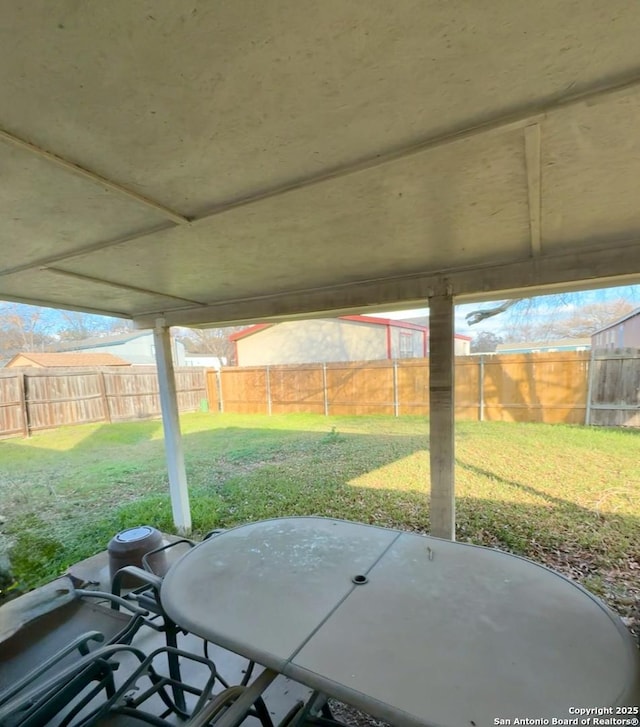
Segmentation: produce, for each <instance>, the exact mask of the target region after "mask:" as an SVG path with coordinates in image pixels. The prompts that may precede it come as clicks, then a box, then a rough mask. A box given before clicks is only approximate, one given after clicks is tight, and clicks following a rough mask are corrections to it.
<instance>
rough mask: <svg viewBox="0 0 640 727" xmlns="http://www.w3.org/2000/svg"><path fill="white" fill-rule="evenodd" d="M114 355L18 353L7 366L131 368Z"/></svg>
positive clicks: (10, 367) (9, 367) (11, 367)
mask: <svg viewBox="0 0 640 727" xmlns="http://www.w3.org/2000/svg"><path fill="white" fill-rule="evenodd" d="M130 365H131V364H130V363H129V362H128V361H124V360H123V359H121V358H118V356H114V355H113V354H112V353H30V352H28V353H17V354H16V355H15V356H14V357H13V358H12V359H11V360H10V361H9V362H8V363H7V364H6V366H5V368H8V369H15V368H18V367H22V366H31V367H35V368H39V369H50V368H58V367H65V368H68V367H73V368H77V367H78V366H130Z"/></svg>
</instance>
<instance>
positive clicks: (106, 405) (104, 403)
mask: <svg viewBox="0 0 640 727" xmlns="http://www.w3.org/2000/svg"><path fill="white" fill-rule="evenodd" d="M98 387H99V388H100V396H101V397H102V408H103V409H104V419H105V421H106V422H108V423H109V424H111V409H110V408H109V399H108V398H107V385H106V383H105V380H104V371H98Z"/></svg>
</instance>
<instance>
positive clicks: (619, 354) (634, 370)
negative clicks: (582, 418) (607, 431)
mask: <svg viewBox="0 0 640 727" xmlns="http://www.w3.org/2000/svg"><path fill="white" fill-rule="evenodd" d="M588 400H589V406H588V408H587V416H586V423H587V424H600V425H604V426H618V427H619V426H625V427H640V350H638V349H636V348H619V349H615V350H612V351H606V350H597V351H595V352H594V353H593V354H592V358H591V375H590V377H589V396H588Z"/></svg>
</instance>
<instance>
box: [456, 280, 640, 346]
mask: <svg viewBox="0 0 640 727" xmlns="http://www.w3.org/2000/svg"><path fill="white" fill-rule="evenodd" d="M639 300H640V286H627V287H626V288H622V289H620V288H615V289H610V290H602V291H597V292H593V291H589V292H586V293H564V294H556V295H547V296H538V297H535V298H517V299H512V300H508V301H499V302H498V303H492V304H490V305H489V306H487V307H485V308H479V309H477V310H474V311H471V313H469V314H467V316H466V319H467V321H468V322H469V324H470V325H475V324H477V323H479V322H480V321H485V320H487V319H489V318H492V317H494V316H499V318H497V319H496V324H497V326H496V330H497V328H498V326H499V333H500V335H502V336H503V338H504V339H505V340H507V339H508V340H511V341H549V340H553V339H557V338H586V337H589V336H590V335H591V334H592V333H594V332H595V331H597V330H598V329H599V328H602V327H603V326H606V325H608V324H609V323H612V322H613V321H615V320H616V319H618V318H620V317H622V316H623V315H626V314H627V313H629V312H630V311H631V310H633V308H634V307H635V305H637V304H638V302H639Z"/></svg>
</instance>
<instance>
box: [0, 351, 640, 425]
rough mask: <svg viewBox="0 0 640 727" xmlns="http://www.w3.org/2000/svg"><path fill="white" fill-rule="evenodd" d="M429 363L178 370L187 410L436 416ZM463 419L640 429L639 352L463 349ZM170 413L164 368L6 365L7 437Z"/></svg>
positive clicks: (459, 378)
mask: <svg viewBox="0 0 640 727" xmlns="http://www.w3.org/2000/svg"><path fill="white" fill-rule="evenodd" d="M428 364H429V360H428V359H405V360H398V361H365V362H349V363H330V364H307V365H286V366H284V365H283V366H250V367H243V368H236V367H229V368H223V369H222V370H221V371H220V372H216V371H213V370H207V371H206V372H205V370H204V369H197V368H192V367H188V368H178V369H176V388H177V392H178V406H179V409H180V411H183V412H186V411H195V410H197V409H198V408H200V407H201V405H202V402H203V399H204V400H208V404H209V407H210V409H211V410H213V411H218V410H220V411H227V412H238V413H244V414H286V413H290V412H309V413H316V414H325V415H328V414H347V415H358V414H388V415H395V416H400V415H406V414H416V415H428V414H429V365H428ZM455 366H456V372H455V373H456V377H455V403H456V418H458V419H475V420H480V421H482V420H487V421H489V420H503V421H516V422H547V423H560V422H564V423H570V424H584V423H587V424H604V425H614V426H620V425H624V426H640V351H638V350H636V349H633V350H631V349H622V350H616V351H602V352H596V353H595V354H592V355H591V356H590V355H589V353H586V352H558V353H538V354H504V355H500V356H498V355H486V356H458V357H456V362H455ZM159 415H160V397H159V392H158V379H157V374H156V369H155V367H142V366H140V367H132V368H128V369H121V368H109V367H103V368H95V369H86V368H83V369H35V368H34V369H5V370H4V371H0V437H11V436H28V435H29V433H30V432H33V431H39V430H44V429H52V428H55V427H57V426H61V425H65V424H81V423H88V422H101V421H103V422H112V421H113V422H116V421H127V420H132V419H146V418H150V417H156V416H159Z"/></svg>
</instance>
